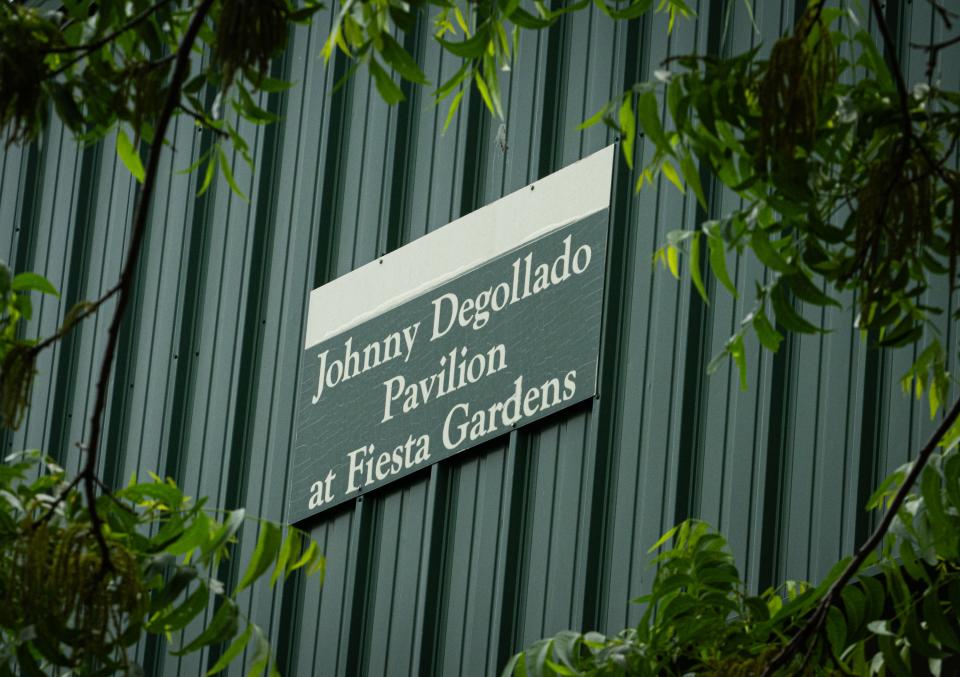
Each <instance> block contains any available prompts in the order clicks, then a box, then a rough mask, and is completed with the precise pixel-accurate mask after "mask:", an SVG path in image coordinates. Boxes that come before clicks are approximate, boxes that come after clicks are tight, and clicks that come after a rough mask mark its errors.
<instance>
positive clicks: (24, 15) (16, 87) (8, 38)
mask: <svg viewBox="0 0 960 677" xmlns="http://www.w3.org/2000/svg"><path fill="white" fill-rule="evenodd" d="M48 28H49V26H48V25H47V23H46V22H45V21H44V20H43V19H41V18H40V17H39V16H38V15H37V14H36V13H35V12H34V11H33V10H31V9H25V8H22V7H19V6H18V5H16V4H12V3H2V4H0V35H2V36H3V42H4V48H3V50H0V130H5V133H6V145H7V146H8V147H9V146H10V145H11V144H13V143H23V142H27V141H30V140H31V139H33V138H34V137H36V135H37V133H38V132H39V131H40V125H41V122H42V121H43V116H44V113H45V107H46V97H45V96H44V92H43V88H42V87H41V84H42V83H43V81H44V79H45V78H46V76H47V65H46V63H45V61H44V57H45V54H46V52H45V49H44V47H45V45H46V44H47V43H46V42H45V40H44V39H42V38H41V37H40V35H42V34H43V33H44V32H46V29H48Z"/></svg>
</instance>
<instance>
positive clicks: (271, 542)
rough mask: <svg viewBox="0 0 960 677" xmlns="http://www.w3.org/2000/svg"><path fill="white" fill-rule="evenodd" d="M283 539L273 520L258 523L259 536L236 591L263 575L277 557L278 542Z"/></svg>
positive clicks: (278, 527)
mask: <svg viewBox="0 0 960 677" xmlns="http://www.w3.org/2000/svg"><path fill="white" fill-rule="evenodd" d="M282 540H283V532H282V531H281V529H280V525H278V524H276V523H274V522H263V523H261V525H260V536H259V538H258V539H257V545H256V547H255V548H254V550H253V555H251V557H250V564H248V565H247V571H246V573H244V575H243V578H242V579H240V583H239V584H238V585H237V590H236V592H240V591H241V590H243V589H244V588H246V587H248V586H249V585H250V584H251V583H253V582H254V581H255V580H256V579H258V578H260V576H262V575H263V572H265V571H266V570H267V569H268V568H269V567H270V565H271V564H273V562H274V560H275V559H276V557H277V553H278V552H279V550H280V544H281V543H282Z"/></svg>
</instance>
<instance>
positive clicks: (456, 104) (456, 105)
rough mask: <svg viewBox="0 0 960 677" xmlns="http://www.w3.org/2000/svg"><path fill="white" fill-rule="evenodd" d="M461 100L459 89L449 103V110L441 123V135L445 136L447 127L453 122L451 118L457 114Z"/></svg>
mask: <svg viewBox="0 0 960 677" xmlns="http://www.w3.org/2000/svg"><path fill="white" fill-rule="evenodd" d="M462 100H463V90H462V89H461V90H460V91H459V92H457V95H456V96H455V97H453V101H451V102H450V108H449V109H448V110H447V118H446V120H444V121H443V131H442V132H441V134H446V132H447V127H449V126H450V123H451V122H452V121H453V116H454V115H456V113H457V108H459V107H460V102H461V101H462Z"/></svg>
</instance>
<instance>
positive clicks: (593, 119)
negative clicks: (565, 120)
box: [577, 101, 611, 130]
mask: <svg viewBox="0 0 960 677" xmlns="http://www.w3.org/2000/svg"><path fill="white" fill-rule="evenodd" d="M610 108H611V104H610V102H609V101H608V102H607V103H605V104H603V105H602V106H601V107H600V109H599V110H598V111H597V112H596V113H594V114H593V115H591V116H590V117H589V118H587V119H586V120H584V121H583V122H581V123H580V124H579V125H577V130H584V129H587V128H588V127H593V126H594V125H595V124H597V123H598V122H600V121H601V120H603V118H604V116H605V115H606V114H607V113H609V112H610Z"/></svg>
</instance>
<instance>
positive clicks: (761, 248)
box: [750, 228, 793, 273]
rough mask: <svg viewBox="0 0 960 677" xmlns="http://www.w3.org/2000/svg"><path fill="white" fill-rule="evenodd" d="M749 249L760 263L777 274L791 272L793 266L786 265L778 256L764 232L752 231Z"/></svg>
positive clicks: (759, 230)
mask: <svg viewBox="0 0 960 677" xmlns="http://www.w3.org/2000/svg"><path fill="white" fill-rule="evenodd" d="M750 248H751V249H753V253H754V254H756V255H757V258H758V259H760V262H761V263H763V265H765V266H767V267H768V268H770V269H772V270H775V271H777V272H778V273H789V272H792V271H793V266H791V265H790V264H789V263H787V262H786V261H785V260H784V259H783V257H782V256H780V252H778V251H777V250H776V249H775V248H774V247H773V245H772V244H770V238H769V237H768V236H767V233H766V231H765V230H763V229H759V228H758V229H756V230H754V231H753V233H752V234H751V236H750Z"/></svg>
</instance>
